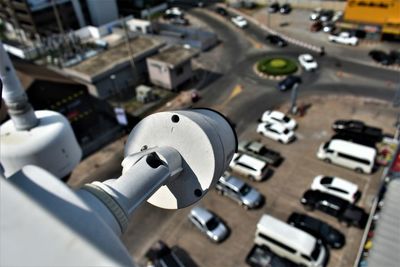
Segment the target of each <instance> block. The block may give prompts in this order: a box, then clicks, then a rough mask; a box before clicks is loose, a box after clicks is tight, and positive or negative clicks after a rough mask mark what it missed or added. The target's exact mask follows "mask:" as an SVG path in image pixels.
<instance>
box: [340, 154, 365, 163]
mask: <svg viewBox="0 0 400 267" xmlns="http://www.w3.org/2000/svg"><path fill="white" fill-rule="evenodd" d="M338 156H339V157H342V158H345V159H348V160H352V161H355V162H358V163H361V164H365V165H370V164H371V163H370V161H369V160H366V159H361V158H357V157H354V156H350V155H347V154H344V153H338Z"/></svg>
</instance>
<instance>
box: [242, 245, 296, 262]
mask: <svg viewBox="0 0 400 267" xmlns="http://www.w3.org/2000/svg"><path fill="white" fill-rule="evenodd" d="M245 261H246V263H247V264H248V265H249V266H251V267H297V265H296V264H294V263H292V262H291V261H289V260H287V259H285V258H282V257H280V256H278V255H276V254H274V253H273V252H272V251H271V250H270V249H269V248H268V247H266V246H259V245H254V246H253V247H252V248H251V250H250V252H249V253H248V254H247V256H246V260H245Z"/></svg>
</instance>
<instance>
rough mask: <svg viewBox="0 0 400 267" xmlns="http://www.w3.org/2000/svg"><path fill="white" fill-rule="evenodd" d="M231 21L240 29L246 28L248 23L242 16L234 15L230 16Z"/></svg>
mask: <svg viewBox="0 0 400 267" xmlns="http://www.w3.org/2000/svg"><path fill="white" fill-rule="evenodd" d="M231 21H232V23H233V24H235V25H236V26H237V27H239V28H241V29H243V28H246V27H247V26H248V25H249V24H248V22H247V20H246V19H245V18H243V17H242V16H234V17H232V18H231Z"/></svg>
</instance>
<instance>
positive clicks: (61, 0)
mask: <svg viewBox="0 0 400 267" xmlns="http://www.w3.org/2000/svg"><path fill="white" fill-rule="evenodd" d="M0 18H1V19H2V20H3V21H5V22H6V23H7V28H9V29H12V30H13V31H16V32H18V35H20V36H21V38H22V39H24V38H26V39H27V40H33V39H36V38H37V36H49V35H51V34H54V33H61V32H68V31H70V30H75V29H79V28H81V27H84V26H86V25H94V26H98V25H101V24H104V23H107V22H110V21H113V20H116V19H117V18H118V9H117V5H116V2H115V0H107V1H98V0H52V1H49V0H0Z"/></svg>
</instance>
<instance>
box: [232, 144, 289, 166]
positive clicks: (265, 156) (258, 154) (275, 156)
mask: <svg viewBox="0 0 400 267" xmlns="http://www.w3.org/2000/svg"><path fill="white" fill-rule="evenodd" d="M238 150H239V151H240V152H243V153H246V154H249V155H251V156H253V157H255V158H258V159H261V160H263V161H265V162H267V163H268V164H270V165H272V166H274V167H277V166H278V165H279V164H281V163H282V161H283V158H282V156H281V154H280V153H279V152H277V151H274V150H272V149H269V148H267V147H265V145H264V144H262V143H261V142H258V141H247V140H242V141H240V142H239V145H238Z"/></svg>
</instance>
